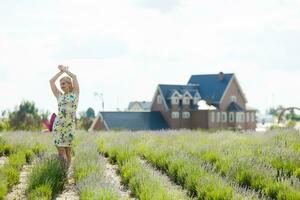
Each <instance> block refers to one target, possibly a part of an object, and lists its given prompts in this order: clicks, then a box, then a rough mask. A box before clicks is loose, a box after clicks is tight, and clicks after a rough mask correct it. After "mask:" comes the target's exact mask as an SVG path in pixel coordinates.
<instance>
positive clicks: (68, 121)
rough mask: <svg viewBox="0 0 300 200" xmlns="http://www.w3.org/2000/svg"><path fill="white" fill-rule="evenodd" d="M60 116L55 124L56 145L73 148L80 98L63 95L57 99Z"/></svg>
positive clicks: (70, 94)
mask: <svg viewBox="0 0 300 200" xmlns="http://www.w3.org/2000/svg"><path fill="white" fill-rule="evenodd" d="M57 103H58V115H57V117H56V118H55V121H54V124H53V134H54V145H55V146H57V147H71V146H72V141H73V139H74V134H75V117H76V110H77V105H78V96H77V95H76V94H75V93H74V92H71V93H67V94H61V95H59V96H58V98H57Z"/></svg>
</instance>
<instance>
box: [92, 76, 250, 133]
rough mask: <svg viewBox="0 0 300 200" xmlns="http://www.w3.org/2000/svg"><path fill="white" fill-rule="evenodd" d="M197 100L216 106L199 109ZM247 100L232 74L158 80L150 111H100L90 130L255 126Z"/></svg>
mask: <svg viewBox="0 0 300 200" xmlns="http://www.w3.org/2000/svg"><path fill="white" fill-rule="evenodd" d="M200 100H204V101H206V103H207V104H208V105H212V106H214V107H215V108H216V109H215V110H209V109H207V110H205V109H204V110H200V109H199V107H198V103H199V101H200ZM246 104H247V99H246V96H245V94H244V92H243V91H242V88H241V87H240V85H239V82H238V80H237V78H236V76H235V74H224V73H222V72H220V73H219V74H204V75H192V76H191V77H190V79H189V81H188V83H187V84H186V85H166V84H159V85H158V86H157V88H156V90H155V93H154V96H153V98H152V105H151V110H150V111H149V112H134V113H132V112H100V113H99V115H98V116H97V118H96V119H95V121H94V122H93V124H92V126H91V128H90V130H101V129H104V130H109V129H128V130H159V129H180V128H187V129H196V128H203V129H211V128H239V129H244V130H255V128H256V117H255V116H256V110H255V109H251V108H249V107H247V106H246Z"/></svg>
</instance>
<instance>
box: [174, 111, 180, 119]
mask: <svg viewBox="0 0 300 200" xmlns="http://www.w3.org/2000/svg"><path fill="white" fill-rule="evenodd" d="M172 118H173V119H178V118H179V112H175V111H174V112H172Z"/></svg>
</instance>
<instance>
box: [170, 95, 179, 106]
mask: <svg viewBox="0 0 300 200" xmlns="http://www.w3.org/2000/svg"><path fill="white" fill-rule="evenodd" d="M171 101H172V104H173V105H178V104H179V96H178V95H177V94H175V95H174V96H173V97H172V99H171Z"/></svg>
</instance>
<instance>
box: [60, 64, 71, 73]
mask: <svg viewBox="0 0 300 200" xmlns="http://www.w3.org/2000/svg"><path fill="white" fill-rule="evenodd" d="M58 69H59V70H60V71H62V72H65V71H67V70H68V69H69V67H68V66H64V65H58Z"/></svg>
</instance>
